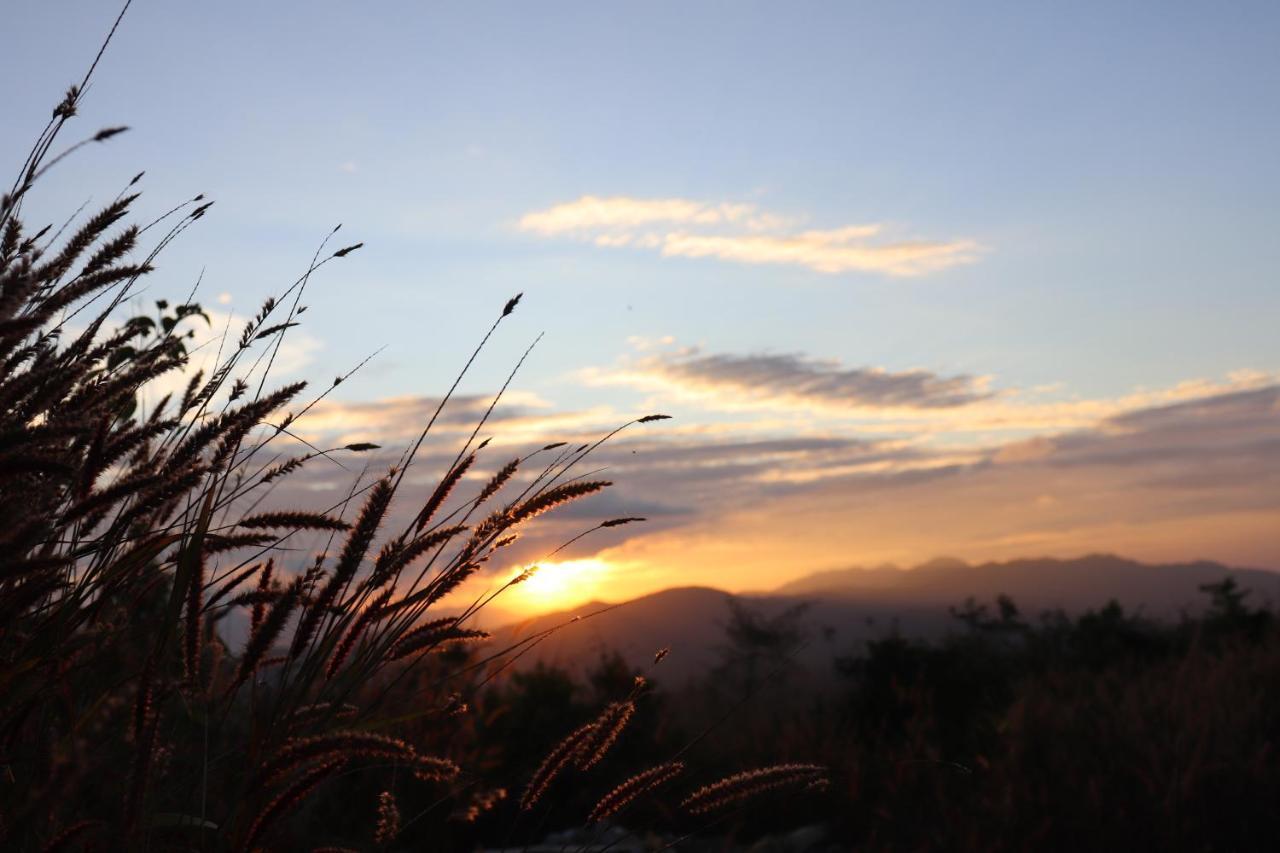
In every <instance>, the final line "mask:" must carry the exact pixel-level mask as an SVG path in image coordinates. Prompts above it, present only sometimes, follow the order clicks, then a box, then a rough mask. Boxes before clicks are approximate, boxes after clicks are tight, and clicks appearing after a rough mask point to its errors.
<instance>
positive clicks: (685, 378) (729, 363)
mask: <svg viewBox="0 0 1280 853" xmlns="http://www.w3.org/2000/svg"><path fill="white" fill-rule="evenodd" d="M591 376H592V377H593V378H595V379H598V380H603V381H618V382H630V383H634V384H639V385H650V386H652V385H654V384H660V385H668V386H673V387H677V388H680V389H682V390H685V391H689V392H692V393H694V394H698V395H704V396H727V397H730V398H732V399H734V400H737V401H739V402H741V401H742V400H743V399H744V398H745V399H748V400H753V401H755V402H758V403H762V404H766V405H772V404H774V403H778V402H782V403H792V404H794V403H802V404H811V405H816V406H821V407H824V408H835V409H850V410H863V409H866V408H921V409H935V408H952V407H956V406H964V405H968V404H969V403H973V402H976V401H978V400H984V399H988V398H990V397H991V396H992V394H991V392H990V391H988V390H987V387H986V386H987V380H986V379H985V378H980V377H973V376H968V375H958V376H940V375H939V374H937V373H933V372H931V371H927V370H905V371H899V372H896V373H895V372H891V371H888V370H884V369H882V368H876V367H844V366H842V365H841V364H840V363H839V362H836V361H830V360H819V359H813V358H806V357H805V356H803V355H798V354H794V353H782V354H767V353H762V354H752V355H735V354H731V353H704V352H702V351H701V350H700V349H698V348H689V349H684V350H679V351H677V352H674V353H663V354H658V355H651V356H646V357H644V358H642V359H640V360H638V361H637V362H636V363H635V364H634V365H631V366H630V367H625V368H622V369H621V370H618V371H614V372H604V373H600V372H597V373H594V374H591Z"/></svg>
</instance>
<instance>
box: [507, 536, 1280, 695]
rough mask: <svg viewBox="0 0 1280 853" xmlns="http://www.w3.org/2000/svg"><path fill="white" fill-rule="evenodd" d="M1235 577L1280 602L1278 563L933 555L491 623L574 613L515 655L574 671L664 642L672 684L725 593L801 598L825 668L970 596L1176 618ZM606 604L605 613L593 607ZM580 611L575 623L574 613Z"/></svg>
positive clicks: (765, 606)
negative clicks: (761, 587) (738, 589)
mask: <svg viewBox="0 0 1280 853" xmlns="http://www.w3.org/2000/svg"><path fill="white" fill-rule="evenodd" d="M1225 577H1234V578H1235V579H1236V581H1237V583H1239V584H1240V585H1241V586H1242V587H1244V588H1246V589H1249V590H1251V591H1252V594H1251V596H1250V598H1249V601H1250V602H1252V603H1262V602H1271V603H1276V602H1280V573H1276V572H1271V571H1266V570H1261V569H1233V568H1228V567H1227V566H1224V565H1221V564H1219V563H1214V562H1209V561H1199V562H1193V563H1179V564H1170V565H1147V564H1143V563H1139V562H1136V561H1133V560H1127V559H1124V558H1122V557H1117V556H1113V555H1107V554H1093V555H1089V556H1086V557H1081V558H1078V559H1072V560H1059V559H1049V558H1039V559H1022V560H1012V561H1009V562H1004V563H982V564H980V565H972V566H971V565H969V564H967V563H965V562H964V561H962V560H957V559H953V558H939V559H935V560H931V561H929V562H927V563H924V564H922V565H920V566H917V567H916V568H914V569H899V568H896V567H894V566H881V567H879V568H873V569H860V568H852V569H841V570H837V571H826V572H818V573H816V574H812V575H808V576H806V577H803V578H800V579H798V580H795V581H792V582H790V583H787V584H784V585H783V586H781V587H778V588H777V589H776V590H773V591H771V592H768V593H764V594H750V595H736V596H735V595H730V594H729V593H727V592H724V591H721V590H717V589H711V588H708V587H681V588H675V589H667V590H663V591H661V592H656V593H653V594H651V595H646V596H642V597H640V598H636V599H633V600H631V601H628V602H625V603H622V604H620V605H618V606H613V607H612V608H610V609H607V610H605V608H609V607H610V606H609V605H607V604H603V603H598V602H593V603H591V604H586V605H583V606H581V607H578V608H575V609H573V610H568V611H562V612H558V613H550V614H545V615H542V616H538V617H535V618H532V619H528V620H525V621H523V622H519V623H515V624H512V625H509V626H506V627H504V628H500V629H498V630H497V631H495V632H494V640H495V642H497V643H500V644H504V645H505V644H506V643H509V642H511V641H513V640H517V639H519V638H522V637H528V636H530V635H532V634H535V633H537V632H539V631H542V630H544V629H547V628H550V627H552V626H554V625H559V624H562V623H566V622H570V623H571V624H568V625H567V626H566V627H564V628H562V629H560V630H558V631H557V632H556V633H554V634H552V635H551V636H550V637H548V638H546V639H545V640H543V641H542V642H540V643H538V644H537V645H536V646H535V647H534V648H533V649H532V650H530V651H529V653H528V654H526V655H525V656H524V657H523V658H522V659H521V661H520V665H521V666H528V665H531V664H534V663H536V662H539V661H542V662H546V663H551V664H556V665H559V666H563V667H565V668H567V669H571V670H574V671H578V672H581V671H582V670H583V669H587V668H590V667H591V666H592V665H593V664H594V663H595V662H597V661H598V660H599V658H600V656H601V655H602V654H605V653H608V652H614V651H616V652H618V653H619V654H621V655H622V656H623V657H624V658H626V659H627V660H628V662H630V663H631V664H632V665H635V666H641V667H644V666H647V665H648V664H649V663H650V662H651V661H652V660H653V655H654V653H655V652H656V651H657V650H658V649H660V648H663V647H670V648H671V650H672V651H671V655H670V657H668V659H667V660H665V661H663V663H662V664H661V665H660V666H659V667H658V668H657V669H656V670H655V672H654V676H655V678H657V679H658V680H660V681H664V682H666V683H669V684H678V683H681V682H683V681H684V680H685V679H687V678H690V677H697V676H700V675H702V674H704V673H705V672H706V671H707V670H708V669H709V668H710V667H711V666H713V665H714V663H715V662H716V660H717V659H718V656H719V652H720V649H721V647H722V646H723V644H724V642H725V641H724V626H725V623H726V622H727V620H728V618H729V608H728V605H727V601H728V599H730V598H735V599H737V600H738V601H740V602H742V603H744V604H746V605H748V606H749V607H751V608H753V609H755V610H756V611H758V612H760V613H761V614H762V615H765V616H774V615H777V614H779V613H782V612H784V611H785V610H786V609H788V608H790V607H794V606H795V605H796V604H799V603H805V604H807V610H806V611H805V614H804V617H803V621H804V624H805V625H806V626H807V627H808V628H809V629H810V638H809V643H808V645H807V646H806V647H805V649H804V650H803V651H802V652H801V653H800V654H799V655H798V657H797V662H798V663H799V664H800V665H802V666H804V667H807V668H810V669H812V670H814V671H815V673H818V672H823V673H825V672H827V671H829V667H830V661H831V658H832V656H833V655H837V654H849V653H850V652H853V651H856V650H858V649H860V648H861V647H862V644H863V643H865V642H866V641H867V640H868V639H874V638H876V637H881V636H884V635H885V634H887V633H888V632H890V631H898V632H900V633H903V634H908V635H916V636H937V635H938V634H940V633H942V632H944V631H947V630H949V629H952V628H955V627H957V626H958V623H956V621H955V620H954V618H952V616H951V615H950V612H949V608H950V607H952V606H960V605H962V604H963V603H964V602H965V600H966V599H968V598H971V597H972V598H974V599H976V600H977V601H978V602H980V603H987V604H991V603H992V602H993V601H994V599H995V598H996V597H997V596H999V595H1002V594H1003V595H1008V596H1010V597H1011V598H1012V599H1013V600H1014V602H1015V603H1016V604H1017V605H1018V607H1019V609H1020V610H1021V611H1022V613H1023V614H1025V615H1026V616H1028V617H1035V616H1036V615H1038V614H1039V613H1040V612H1042V611H1044V610H1048V609H1053V608H1059V607H1060V608H1062V609H1064V610H1066V611H1068V612H1079V611H1082V610H1086V609H1089V608H1098V607H1101V606H1103V605H1105V604H1106V603H1107V602H1108V601H1109V600H1111V599H1115V600H1117V601H1119V602H1120V603H1121V604H1123V605H1124V606H1125V607H1126V609H1129V610H1140V611H1141V612H1143V613H1145V614H1147V615H1149V616H1152V617H1161V618H1176V617H1177V615H1178V613H1179V612H1180V611H1182V610H1187V611H1192V612H1194V611H1196V610H1199V609H1200V608H1202V607H1203V606H1204V604H1205V603H1206V602H1207V596H1205V594H1204V593H1202V592H1201V591H1200V590H1199V589H1198V587H1199V586H1200V585H1202V584H1206V583H1214V582H1217V581H1220V580H1222V579H1223V578H1225ZM602 610H604V611H605V612H599V611H602ZM575 617H578V620H577V621H576V622H572V621H571V620H573V619H574V618H575Z"/></svg>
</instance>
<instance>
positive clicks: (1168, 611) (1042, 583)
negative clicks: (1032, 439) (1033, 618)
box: [773, 554, 1280, 616]
mask: <svg viewBox="0 0 1280 853" xmlns="http://www.w3.org/2000/svg"><path fill="white" fill-rule="evenodd" d="M1227 576H1232V577H1234V578H1235V579H1236V581H1237V582H1238V583H1239V584H1240V585H1241V586H1242V587H1245V588H1246V589H1251V590H1253V594H1254V596H1255V597H1256V598H1257V599H1258V600H1259V601H1263V600H1268V601H1272V602H1277V601H1280V573H1276V572H1270V571H1266V570H1263V569H1233V568H1230V567H1227V566H1224V565H1222V564H1221V563H1215V562H1211V561H1208V560H1201V561H1196V562H1192V563H1173V564H1167V565H1149V564H1145V563H1139V562H1137V561H1135V560H1128V559H1125V558H1123V557H1117V556H1115V555H1113V554H1090V555H1089V556H1086V557H1080V558H1077V559H1073V560H1057V559H1050V558H1037V559H1021V560H1011V561H1009V562H1005V563H982V564H980V565H974V566H970V565H968V564H966V563H965V562H964V561H962V560H957V559H954V558H950V557H941V558H938V559H936V560H930V561H929V562H927V563H924V564H922V565H920V566H917V567H916V568H914V569H907V570H903V569H897V568H893V567H882V568H877V569H859V568H853V569H842V570H838V571H830V572H819V573H817V574H812V575H808V576H806V577H803V578H800V579H799V580H795V581H792V582H790V583H787V584H784V585H782V586H781V587H778V588H777V589H776V590H774V591H773V594H775V595H787V596H795V595H803V596H814V595H818V596H838V597H840V598H845V599H857V600H859V601H864V602H865V601H877V602H897V603H904V604H907V603H909V604H912V605H950V604H960V603H961V602H963V601H964V600H965V599H966V598H968V597H970V596H972V597H974V598H976V599H979V600H984V599H985V600H990V599H993V598H995V597H996V596H997V595H1001V594H1003V595H1008V596H1009V597H1011V598H1012V599H1013V600H1014V601H1015V602H1017V604H1018V606H1019V607H1020V608H1021V609H1022V610H1023V611H1024V612H1031V613H1035V612H1037V611H1040V610H1044V609H1047V608H1053V607H1061V608H1063V609H1066V610H1081V609H1085V608H1089V607H1098V606H1100V605H1102V604H1104V603H1106V602H1107V601H1108V600H1110V599H1113V598H1114V599H1116V600H1117V601H1119V602H1120V603H1121V604H1123V605H1125V606H1126V607H1128V608H1132V609H1138V608H1141V610H1142V611H1143V612H1144V613H1146V614H1148V615H1152V616H1171V615H1176V614H1177V613H1178V611H1179V610H1180V609H1181V608H1184V607H1191V608H1195V607H1199V606H1200V605H1201V604H1203V602H1204V595H1203V593H1201V592H1200V591H1199V586H1200V585H1201V584H1206V583H1213V582H1215V581H1219V580H1222V579H1223V578H1224V577H1227Z"/></svg>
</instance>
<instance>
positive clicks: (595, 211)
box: [519, 195, 982, 276]
mask: <svg viewBox="0 0 1280 853" xmlns="http://www.w3.org/2000/svg"><path fill="white" fill-rule="evenodd" d="M799 222H800V219H798V218H795V217H786V216H781V215H778V214H776V213H772V212H769V211H765V210H762V209H760V208H759V207H758V206H757V205H755V204H750V203H737V202H718V203H716V202H703V201H695V200H692V199H683V198H664V199H642V198H631V197H628V196H613V197H609V198H600V197H597V196H590V195H587V196H582V197H581V198H579V199H577V200H576V201H570V202H564V203H562V204H557V205H554V206H552V207H549V208H546V209H545V210H538V211H533V212H531V213H527V214H525V215H524V216H523V217H522V218H521V219H520V223H519V225H520V229H521V230H523V231H526V232H529V233H532V234H537V235H540V236H543V237H567V238H573V239H578V240H585V241H590V242H592V243H594V244H595V245H597V246H601V247H604V248H638V249H648V250H653V251H658V252H660V253H661V254H662V255H663V256H665V257H685V258H715V259H718V260H722V261H729V262H732V263H741V264H787V265H792V266H800V267H806V268H808V269H811V270H814V271H815V272H821V273H828V274H835V273H846V272H866V273H878V274H882V275H889V276H918V275H925V274H928V273H933V272H940V271H942V270H945V269H949V268H951V267H955V266H959V265H961V264H968V263H973V262H974V261H976V260H977V259H978V257H979V255H980V254H981V252H982V247H981V246H979V245H978V243H976V242H975V241H973V240H968V239H951V240H923V239H897V238H888V237H887V236H886V231H888V229H887V228H886V227H885V226H884V225H883V224H880V223H868V224H851V225H844V226H841V227H837V228H831V229H825V230H821V229H820V230H798V229H797V226H798V223H799Z"/></svg>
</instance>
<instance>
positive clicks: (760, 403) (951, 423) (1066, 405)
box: [580, 339, 1277, 452]
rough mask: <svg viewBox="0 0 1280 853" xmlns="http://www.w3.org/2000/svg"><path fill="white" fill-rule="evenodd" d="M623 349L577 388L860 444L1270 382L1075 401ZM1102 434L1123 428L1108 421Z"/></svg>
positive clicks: (1249, 378)
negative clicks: (851, 433)
mask: <svg viewBox="0 0 1280 853" xmlns="http://www.w3.org/2000/svg"><path fill="white" fill-rule="evenodd" d="M632 345H633V348H634V349H635V350H636V354H635V355H634V356H632V357H629V358H623V359H621V360H620V361H619V362H618V363H617V364H615V365H614V366H612V367H608V368H593V369H589V370H586V371H583V372H582V373H581V374H580V375H581V378H582V379H583V381H585V382H587V383H588V384H594V385H627V386H631V387H634V388H639V389H642V390H645V391H648V392H650V393H652V394H653V395H654V396H653V398H652V399H651V401H650V403H651V405H654V406H658V407H669V406H674V405H678V404H681V403H684V404H689V405H693V406H696V407H698V408H701V409H703V410H704V411H707V412H724V413H744V412H750V413H756V412H768V413H769V414H770V415H771V416H772V417H773V418H775V419H776V418H785V417H787V416H791V417H793V418H802V419H804V420H806V421H810V422H813V421H814V419H819V421H820V422H825V423H826V424H827V425H828V426H835V425H837V424H843V425H845V426H846V427H852V428H856V429H858V430H859V431H860V432H863V433H864V434H868V435H871V434H874V435H913V436H922V435H932V436H935V437H937V438H938V439H939V440H945V441H949V442H952V443H954V440H955V439H956V438H957V437H960V436H965V437H967V439H966V440H970V441H972V440H973V438H974V437H975V436H980V435H983V434H986V435H988V436H990V437H992V438H994V437H996V436H1004V438H1002V439H1001V440H1005V441H1007V440H1008V436H1009V435H1010V434H1014V433H1025V434H1027V435H1035V434H1043V433H1046V432H1062V431H1066V430H1073V429H1086V428H1093V427H1095V426H1097V425H1098V424H1100V423H1103V422H1104V421H1107V420H1108V419H1110V418H1114V417H1117V416H1120V415H1123V414H1124V413H1126V412H1132V411H1137V410H1142V409H1146V408H1150V407H1157V406H1165V405H1172V404H1177V403H1182V402H1186V401H1194V400H1197V399H1203V398H1208V397H1211V396H1214V395H1219V394H1226V393H1232V392H1236V391H1244V390H1250V389H1256V388H1259V387H1263V386H1267V385H1270V384H1272V383H1274V382H1276V380H1277V376H1276V375H1275V374H1272V373H1267V372H1265V371H1236V372H1235V373H1232V374H1231V375H1229V376H1227V377H1226V378H1225V379H1222V380H1207V379H1195V380H1187V381H1184V382H1179V383H1177V384H1175V385H1171V386H1167V387H1162V388H1144V389H1138V390H1135V391H1132V392H1130V393H1126V394H1121V395H1118V396H1114V397H1079V396H1073V395H1070V394H1068V393H1067V392H1066V390H1065V389H1063V388H1061V387H1059V386H1057V385H1052V386H1040V387H1036V388H1032V389H1018V388H1001V389H996V388H995V387H994V378H993V377H991V376H974V375H970V374H964V373H961V374H951V375H947V374H943V373H939V372H937V371H933V370H925V369H920V368H914V369H904V370H889V369H885V368H882V367H874V366H851V365H845V364H842V363H840V362H839V361H835V360H830V359H817V358H813V357H810V356H806V355H803V354H795V353H784V354H770V353H763V354H761V353H754V354H751V353H748V354H741V353H708V352H704V351H703V350H702V349H700V348H698V347H678V346H676V345H675V344H674V342H672V341H670V339H664V341H662V342H653V341H647V340H639V339H637V340H636V341H633V342H632ZM1107 428H1108V429H1113V430H1118V429H1122V428H1124V425H1123V422H1122V421H1116V422H1114V423H1109V424H1108V427H1107ZM1011 452H1012V451H1011ZM1017 452H1024V451H1023V450H1017Z"/></svg>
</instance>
